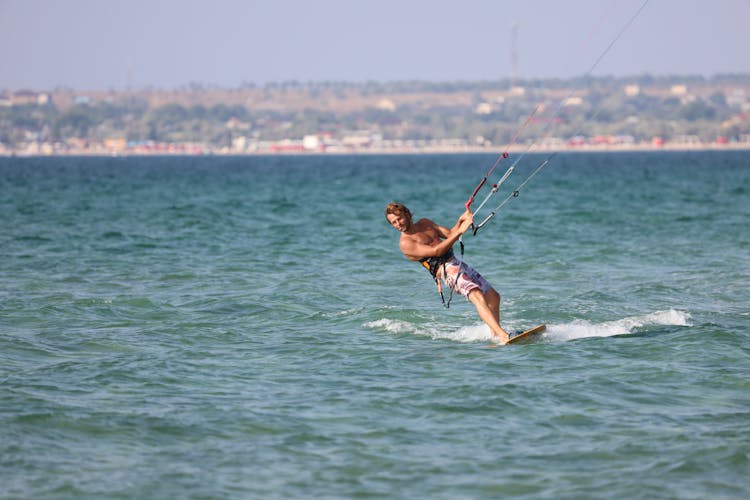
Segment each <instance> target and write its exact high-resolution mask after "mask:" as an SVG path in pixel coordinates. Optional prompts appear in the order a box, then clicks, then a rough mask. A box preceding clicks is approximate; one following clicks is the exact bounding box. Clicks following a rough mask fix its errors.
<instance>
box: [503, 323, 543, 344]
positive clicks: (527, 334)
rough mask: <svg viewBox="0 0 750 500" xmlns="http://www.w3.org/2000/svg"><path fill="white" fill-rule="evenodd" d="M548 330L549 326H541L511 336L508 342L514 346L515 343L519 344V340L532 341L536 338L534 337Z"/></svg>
mask: <svg viewBox="0 0 750 500" xmlns="http://www.w3.org/2000/svg"><path fill="white" fill-rule="evenodd" d="M546 329H547V325H539V326H535V327H534V328H531V329H529V330H526V331H525V332H521V333H516V334H515V335H511V336H510V340H508V344H512V343H514V342H518V341H519V340H523V339H527V340H529V339H532V338H534V336H536V335H539V334H540V333H542V332H543V331H544V330H546Z"/></svg>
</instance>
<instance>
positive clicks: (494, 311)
mask: <svg viewBox="0 0 750 500" xmlns="http://www.w3.org/2000/svg"><path fill="white" fill-rule="evenodd" d="M493 291H494V290H493ZM489 293H490V292H488V294H489ZM495 295H496V296H497V297H496V299H497V300H495V298H494V297H492V296H490V297H485V294H484V293H483V292H482V291H481V290H480V289H478V288H475V289H474V290H472V291H470V292H469V296H468V299H469V300H470V301H471V303H472V304H474V307H476V308H477V313H479V317H480V318H481V319H482V321H484V322H485V323H486V324H487V326H489V327H490V330H492V334H493V335H494V336H496V337H499V340H500V342H502V343H503V344H505V343H507V342H508V340H509V338H508V332H506V331H505V330H503V327H502V326H500V322H499V321H498V319H499V318H498V317H496V315H498V316H499V304H500V296H499V294H498V293H497V292H495ZM488 299H489V301H488ZM488 302H489V303H488ZM490 303H493V304H494V305H496V306H497V307H492V306H491V305H490Z"/></svg>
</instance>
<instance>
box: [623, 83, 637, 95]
mask: <svg viewBox="0 0 750 500" xmlns="http://www.w3.org/2000/svg"><path fill="white" fill-rule="evenodd" d="M640 93H641V87H640V85H625V95H626V96H628V97H637V96H638V95H639V94H640Z"/></svg>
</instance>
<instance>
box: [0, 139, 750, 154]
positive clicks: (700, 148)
mask: <svg viewBox="0 0 750 500" xmlns="http://www.w3.org/2000/svg"><path fill="white" fill-rule="evenodd" d="M503 151H505V148H504V147H498V148H492V147H486V146H485V147H468V146H467V147H422V148H410V147H402V148H346V149H344V148H336V149H333V148H332V149H328V150H323V151H316V150H290V151H283V150H282V151H273V150H258V151H251V152H236V151H231V150H228V149H227V150H222V149H210V148H205V149H201V150H200V151H196V150H181V149H179V148H165V149H163V150H148V151H106V150H100V149H97V150H76V151H67V152H43V151H38V152H28V151H27V152H19V151H0V158H43V157H104V158H107V157H137V156H143V157H148V156H237V157H242V156H247V157H253V156H326V155H331V156H343V155H363V156H367V155H409V154H413V155H420V154H501V153H502V152H503ZM712 151H716V152H725V151H748V152H750V143H748V142H741V143H729V144H710V145H706V144H701V145H684V144H669V143H666V144H664V145H661V146H654V145H650V144H635V145H584V146H575V147H561V148H560V147H558V148H544V147H532V148H530V149H529V148H527V147H522V146H513V147H511V148H509V150H508V152H509V153H510V154H513V155H518V154H557V153H642V152H696V153H698V152H712Z"/></svg>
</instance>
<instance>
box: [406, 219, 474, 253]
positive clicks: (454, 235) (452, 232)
mask: <svg viewBox="0 0 750 500" xmlns="http://www.w3.org/2000/svg"><path fill="white" fill-rule="evenodd" d="M472 221H473V219H472V215H471V213H470V212H469V213H468V217H467V214H466V213H464V215H462V216H461V217H460V218H459V221H458V222H457V223H456V225H455V226H453V228H451V229H447V228H444V227H442V226H438V225H437V224H435V223H434V222H433V223H432V224H433V227H434V228H435V229H436V230H437V231H438V232H439V233H440V234H441V236H444V237H445V239H444V240H442V241H441V242H440V243H438V244H437V245H435V246H431V245H425V244H423V243H420V242H419V241H417V240H415V239H412V238H409V237H406V238H404V237H402V238H401V242H400V243H399V246H400V248H401V252H403V254H404V255H406V257H407V258H408V259H410V260H419V259H424V258H425V257H437V256H440V255H443V254H444V253H446V252H447V251H448V250H450V249H451V247H453V244H454V243H455V242H456V241H458V239H459V238H460V237H461V235H462V234H464V233H465V232H466V231H467V230H468V229H469V228H470V227H471V223H472ZM431 222H432V221H431Z"/></svg>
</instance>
